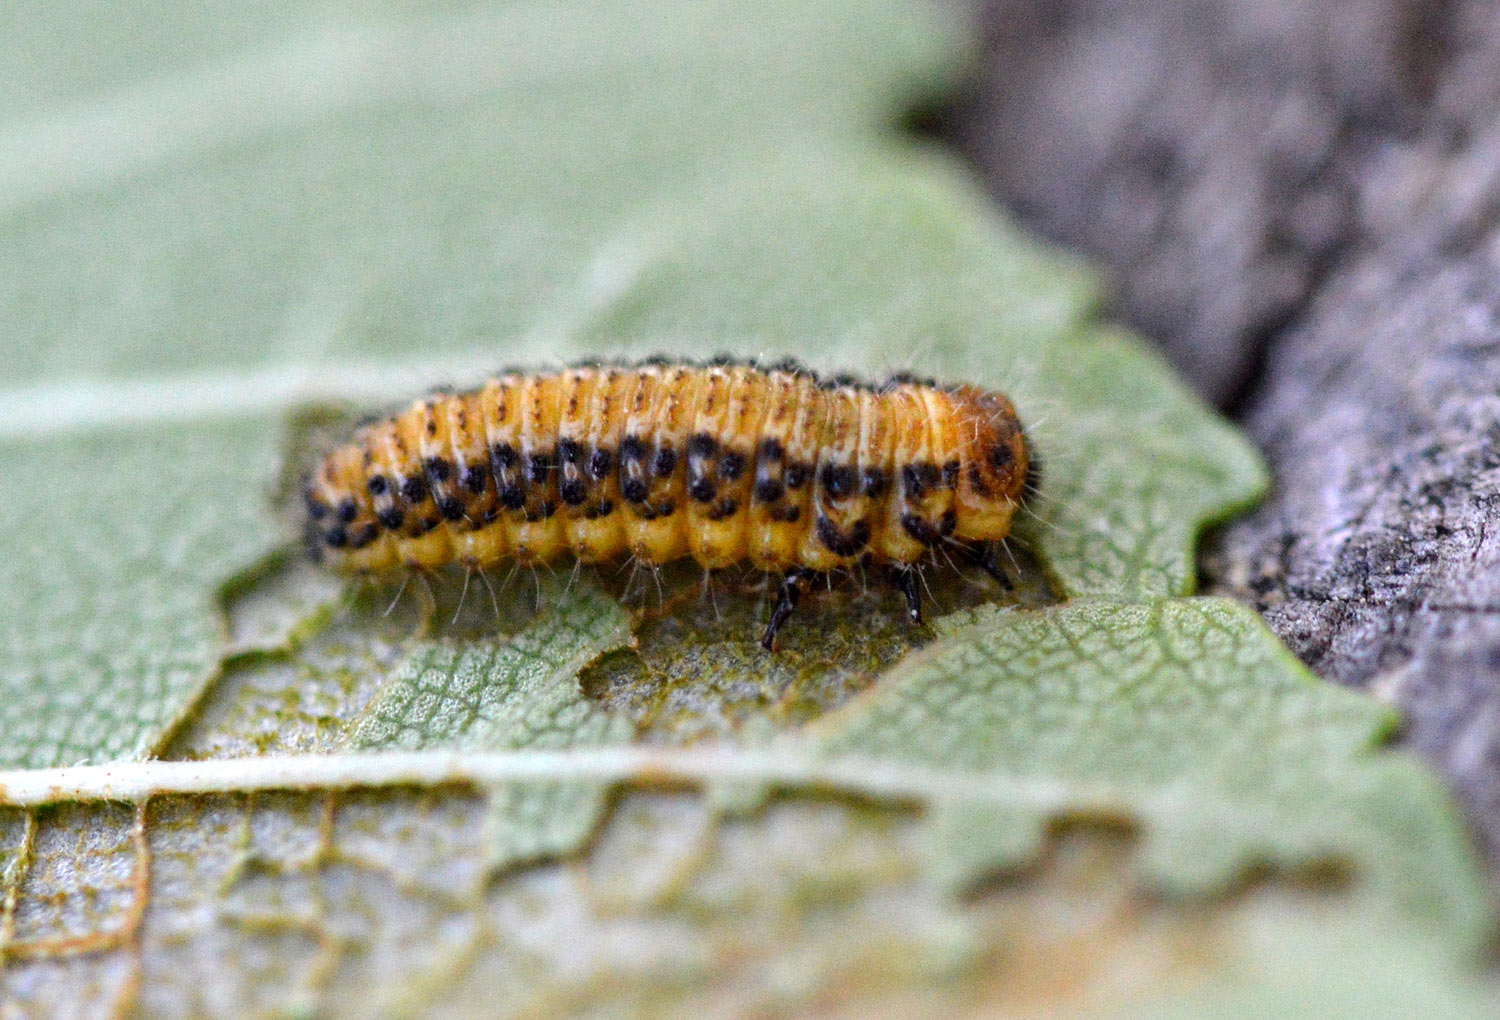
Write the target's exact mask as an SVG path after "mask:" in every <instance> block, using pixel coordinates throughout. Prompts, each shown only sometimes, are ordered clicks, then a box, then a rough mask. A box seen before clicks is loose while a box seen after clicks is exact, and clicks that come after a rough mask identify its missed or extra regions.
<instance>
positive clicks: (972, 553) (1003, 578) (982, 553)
mask: <svg viewBox="0 0 1500 1020" xmlns="http://www.w3.org/2000/svg"><path fill="white" fill-rule="evenodd" d="M998 545H999V544H998V543H996V542H981V543H980V544H979V545H977V546H973V545H966V546H964V547H963V548H964V555H965V556H966V557H967V558H968V559H969V560H970V561H972V562H973V563H975V564H977V565H978V566H979V569H981V570H983V571H984V572H985V573H986V574H989V575H990V576H991V577H993V578H994V579H995V580H996V581H998V582H999V583H1000V587H1002V588H1004V589H1005V590H1006V591H1015V590H1016V586H1015V584H1013V583H1012V582H1011V579H1010V575H1009V574H1007V573H1006V572H1005V570H1004V569H1003V568H1002V567H1001V566H1000V564H999V562H998V561H997V560H996V559H995V550H996V548H998Z"/></svg>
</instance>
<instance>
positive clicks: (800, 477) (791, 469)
mask: <svg viewBox="0 0 1500 1020" xmlns="http://www.w3.org/2000/svg"><path fill="white" fill-rule="evenodd" d="M811 477H812V467H811V465H808V464H804V463H802V462H801V461H798V462H797V463H796V464H791V465H788V467H787V469H786V487H787V488H788V489H800V488H802V486H804V485H806V484H807V480H808V479H809V478H811Z"/></svg>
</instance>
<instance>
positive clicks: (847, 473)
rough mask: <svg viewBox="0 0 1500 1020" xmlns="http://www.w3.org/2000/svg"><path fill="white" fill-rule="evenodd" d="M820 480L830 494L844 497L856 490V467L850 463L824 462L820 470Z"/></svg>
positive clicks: (825, 490)
mask: <svg viewBox="0 0 1500 1020" xmlns="http://www.w3.org/2000/svg"><path fill="white" fill-rule="evenodd" d="M818 482H819V483H820V484H821V485H822V486H823V491H824V492H826V493H828V495H830V496H832V497H833V498H834V499H843V498H844V497H845V496H848V495H850V494H851V493H853V492H854V469H853V468H852V467H850V466H849V465H848V464H824V465H823V467H822V469H821V470H820V471H819V472H818Z"/></svg>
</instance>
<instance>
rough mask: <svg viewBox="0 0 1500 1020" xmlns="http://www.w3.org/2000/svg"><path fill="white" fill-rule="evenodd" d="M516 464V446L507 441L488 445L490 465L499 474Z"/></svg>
mask: <svg viewBox="0 0 1500 1020" xmlns="http://www.w3.org/2000/svg"><path fill="white" fill-rule="evenodd" d="M515 466H516V448H515V447H514V446H511V445H510V444H509V443H496V444H495V445H494V446H492V447H490V467H491V468H492V469H493V470H494V471H495V473H496V474H499V473H500V472H501V471H510V470H511V469H513V468H514V467H515Z"/></svg>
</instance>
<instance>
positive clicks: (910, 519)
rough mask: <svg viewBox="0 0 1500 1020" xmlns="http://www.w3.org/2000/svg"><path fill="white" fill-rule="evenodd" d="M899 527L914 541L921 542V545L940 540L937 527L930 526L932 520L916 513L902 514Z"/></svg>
mask: <svg viewBox="0 0 1500 1020" xmlns="http://www.w3.org/2000/svg"><path fill="white" fill-rule="evenodd" d="M901 528H902V530H903V531H905V532H906V533H907V534H908V535H910V536H911V537H912V539H913V540H914V541H917V542H921V543H922V544H923V545H937V544H938V542H940V541H942V539H941V538H940V537H939V535H938V530H937V528H934V527H933V526H932V522H931V521H929V520H927V518H925V517H919V516H917V515H916V514H902V515H901Z"/></svg>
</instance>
